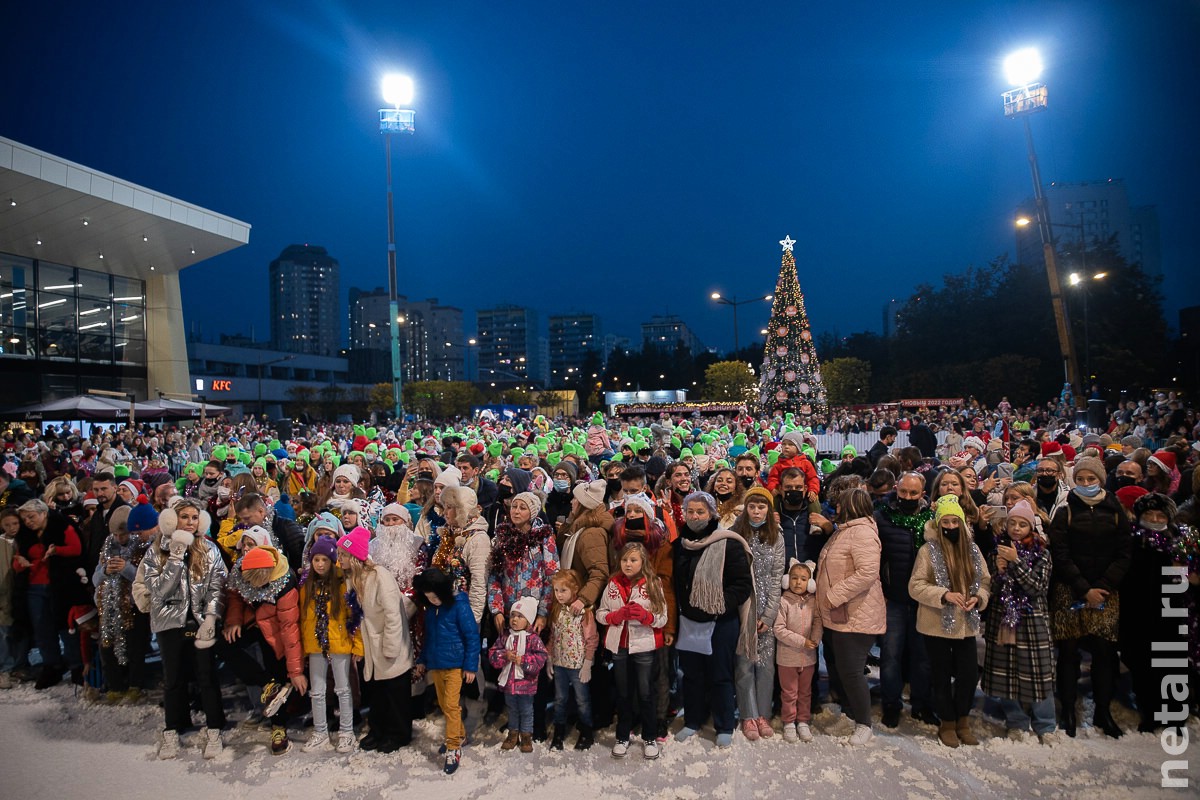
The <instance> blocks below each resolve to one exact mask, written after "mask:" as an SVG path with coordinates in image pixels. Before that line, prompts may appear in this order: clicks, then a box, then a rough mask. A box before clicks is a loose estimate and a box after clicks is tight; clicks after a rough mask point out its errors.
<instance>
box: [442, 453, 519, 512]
mask: <svg viewBox="0 0 1200 800" xmlns="http://www.w3.org/2000/svg"><path fill="white" fill-rule="evenodd" d="M454 466H456V467H458V471H459V472H461V473H462V480H463V486H467V487H470V488H471V490H472V491H474V492H475V497H476V499H478V501H479V507H480V508H481V509H482V510H483V513H484V514H489V513H490V512H491V509H492V506H494V505H495V504H496V501H497V500H498V499H499V497H500V487H498V486H497V485H496V483H495V481H490V480H488V479H487V478H485V477H483V462H482V461H480V460H479V459H478V458H477V457H476V456H473V455H471V454H470V453H466V452H464V453H459V454H458V458H457V459H456V460H455V462H454ZM514 494H515V493H514Z"/></svg>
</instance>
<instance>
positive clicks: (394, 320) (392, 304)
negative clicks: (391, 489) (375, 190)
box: [379, 74, 417, 421]
mask: <svg viewBox="0 0 1200 800" xmlns="http://www.w3.org/2000/svg"><path fill="white" fill-rule="evenodd" d="M381 88H382V93H383V102H385V103H387V104H388V105H390V106H391V108H381V109H379V132H380V133H382V134H383V136H384V148H385V152H386V157H387V220H388V321H389V327H390V328H391V335H392V407H393V408H392V410H393V413H394V414H395V417H396V420H397V421H403V419H404V403H403V400H402V396H401V389H402V388H403V387H402V386H401V383H402V381H403V377H402V371H401V367H400V324H399V320H400V301H399V286H400V279H399V277H398V276H397V275H396V215H395V212H394V211H393V207H392V134H393V133H408V134H413V133H415V132H416V130H417V129H416V116H417V112H416V111H414V110H412V109H411V108H402V106H407V105H410V104H411V103H412V100H413V81H412V78H410V77H408V76H407V75H394V74H392V75H385V76H384V77H383V84H382V87H381Z"/></svg>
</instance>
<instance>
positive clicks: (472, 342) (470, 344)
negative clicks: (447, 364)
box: [446, 339, 479, 383]
mask: <svg viewBox="0 0 1200 800" xmlns="http://www.w3.org/2000/svg"><path fill="white" fill-rule="evenodd" d="M446 347H461V348H462V349H463V350H466V351H467V352H466V354H465V355H464V358H463V372H464V373H466V374H465V375H464V377H465V378H466V379H467V383H471V382H472V381H471V348H474V347H479V341H478V340H477V339H467V343H466V344H455V343H454V342H446ZM447 377H449V376H447Z"/></svg>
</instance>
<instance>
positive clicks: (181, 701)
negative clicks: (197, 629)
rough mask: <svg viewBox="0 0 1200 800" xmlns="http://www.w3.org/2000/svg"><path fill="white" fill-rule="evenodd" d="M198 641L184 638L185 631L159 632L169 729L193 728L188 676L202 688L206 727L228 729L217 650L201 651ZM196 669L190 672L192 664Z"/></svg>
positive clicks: (201, 696) (167, 725)
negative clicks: (220, 684) (222, 701)
mask: <svg viewBox="0 0 1200 800" xmlns="http://www.w3.org/2000/svg"><path fill="white" fill-rule="evenodd" d="M195 643H196V640H195V639H194V638H192V637H190V636H185V635H184V630H183V628H172V629H171V630H169V631H159V632H158V652H159V654H160V655H161V656H162V667H163V712H164V714H165V717H166V725H165V727H166V729H167V730H169V731H176V732H183V731H185V730H187V729H188V728H190V727H191V726H192V713H191V700H190V698H189V697H188V676H189V672H190V675H191V678H192V680H194V681H195V682H196V684H197V685H198V686H199V687H200V701H201V705H202V706H203V707H204V724H205V725H207V726H208V727H209V729H211V730H218V731H219V730H221V728H223V727H225V710H224V708H223V707H222V706H221V688H220V686H218V685H217V661H216V658H215V655H216V653H215V652H214V649H213V648H208V649H207V650H205V649H201V650H197V649H196V646H195ZM189 661H190V662H191V663H192V665H193V667H192V669H191V670H190V671H189V670H188V669H187V664H188V662H189Z"/></svg>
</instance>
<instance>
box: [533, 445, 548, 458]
mask: <svg viewBox="0 0 1200 800" xmlns="http://www.w3.org/2000/svg"><path fill="white" fill-rule="evenodd" d="M535 449H536V450H537V452H538V455H542V456H544V455H546V453H549V452H550V448H549V447H548V446H547V445H544V444H539V445H538V446H537V447H536V448H535Z"/></svg>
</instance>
